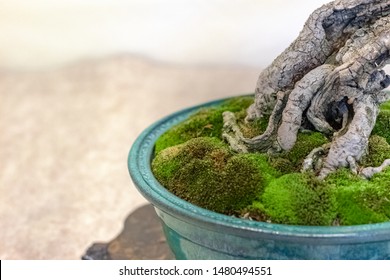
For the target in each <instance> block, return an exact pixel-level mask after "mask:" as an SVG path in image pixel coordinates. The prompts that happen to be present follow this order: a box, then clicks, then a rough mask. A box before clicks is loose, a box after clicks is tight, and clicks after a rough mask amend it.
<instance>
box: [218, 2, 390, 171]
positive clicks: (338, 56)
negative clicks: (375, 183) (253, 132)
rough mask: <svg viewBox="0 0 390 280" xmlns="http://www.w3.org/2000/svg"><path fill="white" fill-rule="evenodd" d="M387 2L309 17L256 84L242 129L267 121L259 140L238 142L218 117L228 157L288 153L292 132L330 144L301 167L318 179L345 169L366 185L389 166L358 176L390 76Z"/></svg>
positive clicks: (230, 122) (342, 5)
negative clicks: (231, 153) (389, 69)
mask: <svg viewBox="0 0 390 280" xmlns="http://www.w3.org/2000/svg"><path fill="white" fill-rule="evenodd" d="M389 60H390V0H337V1H333V2H331V3H328V4H326V5H324V6H322V7H321V8H319V9H317V10H316V11H314V12H313V13H312V14H311V15H310V17H309V19H308V20H307V22H306V24H305V26H304V28H303V30H302V31H301V33H300V34H299V36H298V38H297V39H296V40H295V41H294V42H293V43H292V44H291V45H290V46H289V47H288V48H287V49H286V50H285V51H284V52H283V53H282V54H280V55H279V56H278V57H277V58H276V59H275V60H274V61H273V63H272V64H271V65H270V66H268V67H267V68H266V69H265V70H264V71H263V72H262V73H261V74H260V76H259V78H258V82H257V87H256V92H255V101H254V103H253V104H252V105H251V106H250V107H249V108H248V110H247V116H246V121H247V122H251V121H254V120H257V119H260V118H266V117H267V118H269V120H268V127H267V129H266V130H265V132H264V133H263V134H261V135H258V136H256V137H254V138H245V137H244V136H243V134H242V133H241V131H240V129H239V126H238V125H237V122H236V119H235V117H234V114H233V113H230V112H225V113H224V114H223V117H224V132H223V137H224V139H226V140H227V141H228V143H229V145H230V146H231V147H232V149H233V150H235V151H237V152H240V153H246V152H249V151H259V152H267V153H271V154H273V153H279V152H282V151H289V150H290V149H292V147H293V146H294V144H295V142H296V139H297V133H298V131H299V130H315V131H319V132H321V133H323V134H325V135H327V136H328V137H330V138H331V139H332V141H331V143H329V144H326V145H323V146H321V147H318V148H315V149H314V150H313V151H312V152H311V153H309V154H308V155H307V157H306V159H305V161H304V163H303V166H302V169H303V170H314V171H315V172H316V174H317V175H318V177H319V178H321V179H323V178H325V177H326V176H327V175H329V174H330V173H331V172H334V171H335V170H337V169H339V168H342V167H347V168H350V170H351V171H352V172H353V173H355V174H357V173H358V174H361V175H362V176H364V177H366V178H370V177H372V176H373V175H374V174H375V173H378V172H381V171H382V170H383V169H384V168H385V167H387V166H389V165H390V160H385V161H384V163H383V164H382V165H381V166H379V167H365V168H359V166H358V163H359V160H360V159H361V158H362V156H363V155H364V154H365V153H367V145H368V139H369V136H370V134H371V131H372V129H373V127H374V125H375V122H376V117H377V115H378V111H379V105H380V104H381V103H382V102H384V101H387V99H389V96H388V95H387V94H386V93H385V92H384V91H383V89H385V88H386V87H387V86H388V85H389V84H390V76H389V75H386V73H385V72H384V71H383V70H382V68H383V67H384V66H385V65H386V64H387V63H388V62H389Z"/></svg>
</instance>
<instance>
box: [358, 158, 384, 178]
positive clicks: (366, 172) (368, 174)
mask: <svg viewBox="0 0 390 280" xmlns="http://www.w3.org/2000/svg"><path fill="white" fill-rule="evenodd" d="M389 166H390V159H386V160H385V161H384V162H383V163H382V165H381V166H378V167H365V168H363V169H362V170H361V171H360V173H359V174H360V175H361V176H363V177H364V178H366V179H371V178H372V176H374V175H375V174H377V173H380V172H382V171H383V170H384V169H385V168H386V167H389Z"/></svg>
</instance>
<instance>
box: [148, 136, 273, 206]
mask: <svg viewBox="0 0 390 280" xmlns="http://www.w3.org/2000/svg"><path fill="white" fill-rule="evenodd" d="M152 168H153V172H154V174H155V176H156V178H157V179H158V180H159V181H160V182H161V184H163V185H164V186H165V187H166V188H167V189H168V190H170V191H171V192H173V193H174V194H176V195H177V196H179V197H181V198H183V199H186V200H187V201H189V202H191V203H193V204H196V205H198V206H201V207H204V208H206V209H209V210H213V211H216V212H221V213H229V212H231V211H238V210H240V209H242V208H244V207H246V206H247V205H249V204H251V203H252V200H253V197H257V196H258V195H259V193H261V192H262V190H263V188H264V185H265V184H267V183H268V182H269V181H271V180H272V179H273V178H274V176H277V175H278V173H277V172H276V171H275V170H274V169H272V167H270V166H269V165H268V164H267V158H266V156H264V155H260V154H257V155H256V154H240V155H233V154H232V153H231V152H230V151H229V149H228V148H227V147H226V146H225V145H224V144H223V143H222V142H221V141H220V140H218V139H216V138H207V137H203V138H195V139H192V140H190V141H188V142H186V143H185V144H181V145H178V146H174V147H171V148H168V149H165V150H164V151H162V152H161V153H159V154H157V156H156V157H155V159H154V160H153V163H152Z"/></svg>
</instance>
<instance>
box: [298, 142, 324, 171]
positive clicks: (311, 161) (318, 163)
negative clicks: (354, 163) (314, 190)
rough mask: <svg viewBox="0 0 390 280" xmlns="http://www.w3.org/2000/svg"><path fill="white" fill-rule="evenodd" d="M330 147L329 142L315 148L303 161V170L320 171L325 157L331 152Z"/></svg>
mask: <svg viewBox="0 0 390 280" xmlns="http://www.w3.org/2000/svg"><path fill="white" fill-rule="evenodd" d="M329 148H330V144H329V143H328V144H325V145H323V146H321V147H318V148H315V149H313V150H312V151H311V152H310V154H308V155H307V156H306V158H305V159H304V161H303V164H302V172H308V171H314V172H317V171H319V170H320V169H321V168H322V165H323V160H324V157H325V156H326V155H327V154H328V152H329Z"/></svg>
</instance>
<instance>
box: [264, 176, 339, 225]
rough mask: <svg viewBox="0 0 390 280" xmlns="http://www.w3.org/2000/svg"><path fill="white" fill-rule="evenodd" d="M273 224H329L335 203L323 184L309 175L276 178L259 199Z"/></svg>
mask: <svg viewBox="0 0 390 280" xmlns="http://www.w3.org/2000/svg"><path fill="white" fill-rule="evenodd" d="M261 202H262V204H261V205H262V207H264V208H263V209H264V210H263V211H265V213H266V214H267V215H268V216H269V217H270V219H271V221H272V222H276V223H283V224H294V225H331V224H332V222H333V220H334V218H335V216H336V213H335V202H334V200H333V199H332V196H331V194H330V192H329V189H327V188H326V187H325V185H324V183H323V182H320V181H318V180H317V179H316V178H315V177H313V176H311V175H309V174H302V173H291V174H287V175H284V176H282V177H280V178H278V179H275V180H274V181H272V182H271V183H270V185H269V186H268V187H266V189H265V191H264V194H263V195H262V197H261Z"/></svg>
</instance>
